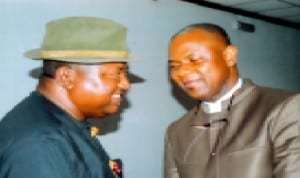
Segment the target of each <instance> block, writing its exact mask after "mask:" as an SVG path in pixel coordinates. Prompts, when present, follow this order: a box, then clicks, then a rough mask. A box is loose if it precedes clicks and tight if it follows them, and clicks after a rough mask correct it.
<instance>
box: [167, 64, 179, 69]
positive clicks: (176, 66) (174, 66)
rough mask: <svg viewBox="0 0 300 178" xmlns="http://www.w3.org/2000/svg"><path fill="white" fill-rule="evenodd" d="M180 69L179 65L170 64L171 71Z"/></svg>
mask: <svg viewBox="0 0 300 178" xmlns="http://www.w3.org/2000/svg"><path fill="white" fill-rule="evenodd" d="M178 67H179V64H169V68H170V69H177V68H178Z"/></svg>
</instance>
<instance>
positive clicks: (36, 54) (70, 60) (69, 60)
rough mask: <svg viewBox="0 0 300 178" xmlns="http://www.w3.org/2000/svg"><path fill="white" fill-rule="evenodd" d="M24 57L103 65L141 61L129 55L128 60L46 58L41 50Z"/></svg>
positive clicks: (30, 51)
mask: <svg viewBox="0 0 300 178" xmlns="http://www.w3.org/2000/svg"><path fill="white" fill-rule="evenodd" d="M24 56H25V57H27V58H30V59H34V60H55V61H64V62H74V63H87V64H89V63H90V64H92V63H102V62H131V61H139V60H140V58H138V57H136V56H133V55H131V54H129V56H128V57H126V58H96V57H95V58H94V57H93V58H91V57H51V58H44V57H43V56H42V55H41V49H32V50H29V51H27V52H25V53H24Z"/></svg>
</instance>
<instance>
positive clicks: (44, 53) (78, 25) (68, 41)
mask: <svg viewBox="0 0 300 178" xmlns="http://www.w3.org/2000/svg"><path fill="white" fill-rule="evenodd" d="M126 37H127V28H126V27H125V26H123V25H121V24H119V23H116V22H114V21H112V20H109V19H104V18H98V17H68V18H62V19H57V20H53V21H50V22H48V23H47V25H46V33H45V36H44V39H43V42H42V44H41V47H40V48H38V49H33V50H30V51H27V52H26V53H25V56H26V57H29V58H32V59H38V60H39V59H40V60H57V61H65V62H76V63H100V62H123V61H124V62H128V61H131V60H132V59H133V57H132V56H131V55H130V54H129V50H128V47H127V43H126Z"/></svg>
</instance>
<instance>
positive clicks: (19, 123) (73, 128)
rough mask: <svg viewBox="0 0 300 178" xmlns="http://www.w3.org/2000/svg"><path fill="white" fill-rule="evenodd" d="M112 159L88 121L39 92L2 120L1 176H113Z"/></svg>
mask: <svg viewBox="0 0 300 178" xmlns="http://www.w3.org/2000/svg"><path fill="white" fill-rule="evenodd" d="M108 162H109V158H108V156H107V154H106V153H105V151H104V150H103V148H102V146H101V145H100V143H99V142H98V140H97V139H96V138H92V137H91V136H90V134H89V131H88V124H87V123H86V122H79V121H76V120H75V119H73V118H72V117H71V116H69V115H68V114H67V113H66V112H64V111H63V110H61V109H60V108H58V107H57V106H56V105H54V104H53V103H52V102H50V101H49V100H47V99H46V98H45V97H43V96H42V95H40V94H39V93H37V92H33V93H32V94H31V95H30V96H29V97H27V98H26V99H24V100H23V101H22V102H21V103H20V104H18V105H17V106H16V107H15V108H14V109H13V110H12V111H10V112H9V113H8V114H7V115H6V116H5V117H4V118H3V119H2V120H1V122H0V177H1V178H112V177H113V175H112V173H111V171H110V169H109V166H108Z"/></svg>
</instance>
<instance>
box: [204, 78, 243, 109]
mask: <svg viewBox="0 0 300 178" xmlns="http://www.w3.org/2000/svg"><path fill="white" fill-rule="evenodd" d="M242 84H243V80H242V79H241V78H239V79H238V82H237V83H236V84H235V85H234V86H233V87H232V88H231V89H230V90H229V91H228V92H227V93H226V94H225V95H223V96H222V97H221V98H219V99H218V100H217V101H215V102H206V101H202V102H201V107H203V106H204V105H206V107H207V108H208V110H205V111H206V112H207V113H216V112H221V111H222V101H224V100H227V99H229V98H230V97H231V96H232V95H233V93H234V92H235V91H236V90H238V89H240V88H241V87H242Z"/></svg>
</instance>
